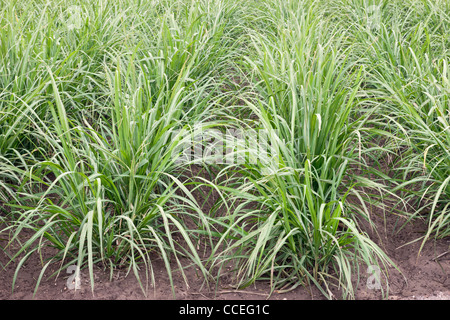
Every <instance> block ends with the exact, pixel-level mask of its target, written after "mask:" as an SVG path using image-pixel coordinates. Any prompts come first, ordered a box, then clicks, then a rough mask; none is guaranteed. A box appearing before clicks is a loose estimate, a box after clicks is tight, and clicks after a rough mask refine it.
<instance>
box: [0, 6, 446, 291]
mask: <svg viewBox="0 0 450 320" xmlns="http://www.w3.org/2000/svg"><path fill="white" fill-rule="evenodd" d="M449 63H450V1H447V0H320V1H319V0H317V1H314V0H286V1H280V0H117V1H106V0H28V1H24V0H0V254H1V257H2V258H1V259H0V278H1V277H2V272H3V274H5V272H6V270H11V268H13V271H12V272H9V273H8V276H7V277H3V279H4V280H3V282H4V283H5V285H4V286H7V287H8V288H2V290H4V291H3V292H8V294H6V295H5V296H4V297H3V298H4V299H8V298H9V297H10V296H11V295H12V294H13V291H12V290H13V288H14V287H15V286H17V285H18V284H19V283H20V279H21V277H22V274H23V273H26V272H27V270H29V268H31V267H30V265H29V261H35V262H36V263H35V264H38V265H36V266H35V268H38V269H39V273H38V275H37V276H35V277H33V283H32V286H31V289H30V290H31V291H30V294H34V293H38V292H39V288H40V285H41V284H42V283H44V282H45V281H47V279H48V278H49V277H50V278H51V279H54V278H57V277H60V278H61V277H64V281H65V279H67V276H68V274H67V271H68V270H69V268H73V269H72V271H73V272H74V273H73V276H74V278H73V279H74V282H73V284H74V286H75V287H77V286H78V285H79V283H78V282H77V281H78V280H79V274H80V273H82V274H83V275H84V278H85V279H87V282H86V283H87V284H86V285H87V286H88V287H89V291H92V292H95V290H96V286H97V285H98V281H96V278H98V276H97V273H98V270H102V272H103V273H104V274H106V275H107V278H108V281H112V280H113V279H114V278H115V277H116V275H117V274H118V273H120V272H121V273H122V274H123V273H126V274H129V276H134V279H135V280H136V281H137V283H138V284H139V287H140V288H141V289H142V293H143V294H146V293H147V292H151V291H153V290H156V289H157V288H158V279H159V277H161V270H164V272H163V273H164V277H166V279H167V283H166V286H167V288H169V289H168V292H171V294H173V297H175V298H178V296H177V290H178V289H177V287H178V288H179V285H175V282H176V281H178V280H176V279H180V278H181V279H182V282H184V283H185V285H186V286H187V287H188V286H189V284H190V283H191V282H195V281H201V282H202V284H203V287H204V288H207V290H209V291H214V290H215V289H214V288H216V289H217V288H218V287H219V284H220V283H221V282H222V281H225V280H226V281H227V283H228V284H229V285H230V286H231V287H232V288H236V289H238V290H245V288H251V287H253V286H255V285H256V284H261V283H263V284H264V288H265V290H266V291H265V292H266V293H267V294H269V295H270V294H272V293H275V292H276V293H277V294H282V293H283V292H292V291H293V290H298V289H299V288H305V290H308V291H309V290H313V289H314V290H315V292H318V293H319V295H318V296H317V298H328V299H355V298H358V297H359V296H358V295H357V294H356V292H357V290H356V289H357V287H358V286H359V285H361V284H362V285H363V286H366V279H367V277H368V273H367V272H369V275H372V276H371V277H372V279H371V281H372V282H369V281H368V282H367V286H368V287H369V289H374V290H375V291H377V292H379V293H380V296H381V297H384V298H386V297H388V296H389V283H390V274H391V273H392V272H398V273H399V274H401V272H402V271H403V270H402V269H401V267H400V266H398V265H397V263H396V262H394V261H393V260H392V256H391V255H390V254H389V253H388V252H386V250H384V249H383V248H382V246H381V245H380V242H379V241H378V240H377V239H376V236H377V235H378V234H379V233H382V232H384V231H386V228H387V226H389V227H392V226H394V228H393V229H395V230H394V231H395V232H385V233H386V238H385V240H384V241H385V242H389V241H390V238H389V237H395V235H396V232H399V231H401V230H406V229H407V228H409V227H410V226H418V225H421V226H424V228H422V229H420V230H419V232H417V233H414V234H413V237H412V238H409V240H408V241H407V242H404V243H402V246H405V247H408V246H410V248H412V247H411V246H414V247H413V248H414V250H410V255H411V258H412V259H415V258H416V257H418V256H420V254H421V252H422V250H424V248H425V247H426V246H428V245H429V244H430V243H431V244H433V243H437V241H440V242H439V244H440V246H439V250H435V252H434V253H435V254H434V257H433V259H434V260H433V261H434V262H436V263H439V266H440V267H441V269H442V272H443V274H444V275H445V277H447V278H448V274H449V271H450V269H449V268H450V264H449V263H448V257H449V256H450V254H449V255H447V253H449V250H450V243H449V236H450V67H449ZM383 229H384V230H383ZM392 241H393V240H392ZM33 257H34V258H33ZM31 259H34V260H31ZM446 259H447V260H446ZM25 266H26V268H25ZM27 268H28V269H27ZM189 268H191V269H192V268H193V269H195V272H194V273H193V272H188V271H187V270H188V269H189ZM194 275H195V279H194V278H193V277H194ZM198 279H200V280H198ZM177 283H178V282H177ZM371 285H372V287H371ZM83 286H85V282H83ZM312 288H313V289H312ZM442 288H444V289H445V288H447V290H449V289H448V288H449V283H448V281H447V283H446V284H445V283H443V285H442ZM205 290H206V289H205ZM449 291H450V290H449Z"/></svg>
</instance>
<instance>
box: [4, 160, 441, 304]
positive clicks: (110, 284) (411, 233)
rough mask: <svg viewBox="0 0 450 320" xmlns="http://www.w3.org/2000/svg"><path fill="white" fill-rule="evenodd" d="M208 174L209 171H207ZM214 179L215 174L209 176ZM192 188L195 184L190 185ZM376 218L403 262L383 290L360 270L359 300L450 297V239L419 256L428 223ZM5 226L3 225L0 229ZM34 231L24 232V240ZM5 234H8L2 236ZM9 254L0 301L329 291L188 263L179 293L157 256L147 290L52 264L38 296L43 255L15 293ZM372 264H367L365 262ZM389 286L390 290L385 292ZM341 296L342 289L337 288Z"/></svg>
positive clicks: (299, 296) (206, 206)
mask: <svg viewBox="0 0 450 320" xmlns="http://www.w3.org/2000/svg"><path fill="white" fill-rule="evenodd" d="M192 169H194V170H193V171H192V174H193V176H195V175H197V174H200V175H204V173H202V172H200V170H199V169H198V168H197V169H195V168H192ZM205 178H206V176H205ZM209 178H211V177H209ZM189 188H190V189H192V186H191V187H189ZM193 194H194V196H195V197H196V198H197V199H196V200H197V201H198V203H203V205H202V209H203V210H205V212H209V211H210V209H211V208H212V206H213V205H214V202H215V199H217V194H214V193H213V194H211V195H208V196H206V197H208V199H207V201H204V198H205V195H207V194H208V190H206V189H204V188H203V189H202V188H198V190H197V191H195V192H194V193H193ZM372 209H373V211H372V212H371V219H372V220H373V222H374V224H375V228H374V229H373V228H372V227H370V226H369V224H367V223H364V222H361V223H360V225H361V228H362V229H363V231H364V232H366V233H367V234H368V235H369V236H370V238H371V239H372V240H373V241H374V242H375V243H376V244H378V245H379V246H380V247H381V249H382V250H384V252H385V253H386V254H387V255H388V256H389V258H390V259H392V261H393V262H394V263H395V265H396V266H397V267H398V269H399V270H400V271H399V270H397V269H396V268H393V267H390V268H389V269H388V270H387V271H388V277H387V281H388V286H387V287H386V283H383V287H384V291H383V292H382V291H381V290H376V289H369V287H368V285H367V284H368V280H369V277H370V276H371V274H370V273H365V271H366V270H363V269H361V270H360V280H359V285H358V286H357V289H356V293H355V298H356V299H358V300H380V299H384V298H386V294H387V298H388V299H390V300H450V280H449V276H450V238H449V237H447V238H444V239H437V240H436V239H431V240H429V241H428V242H427V243H426V244H425V245H424V247H423V249H422V251H421V253H420V255H418V253H419V248H420V245H421V241H415V242H414V240H416V239H418V238H419V237H421V236H422V235H423V234H424V232H425V230H426V227H427V226H426V223H425V222H423V221H421V220H415V221H414V222H412V223H409V224H407V225H405V226H404V227H403V228H400V226H402V225H403V224H404V222H405V221H404V218H401V217H399V216H397V215H394V214H390V213H389V212H388V211H389V210H387V211H386V212H383V211H382V210H381V209H379V208H372ZM0 229H1V228H0ZM29 236H30V234H29V233H28V234H27V233H26V232H25V233H24V234H23V239H24V240H25V239H26V238H27V237H29ZM2 237H3V238H2ZM2 237H0V246H2V247H3V246H5V245H6V239H5V236H4V235H2ZM18 249H19V244H14V246H13V247H11V248H10V251H9V254H10V255H12V254H13V253H14V252H16V251H17V250H18ZM47 254H48V255H51V249H45V250H43V257H44V258H45V256H46V255H47ZM9 260H10V259H9V257H8V256H7V254H6V253H5V252H3V250H0V300H30V299H37V300H73V299H76V300H171V299H177V300H184V299H188V300H263V299H269V300H322V299H324V296H323V295H322V294H321V293H320V292H319V290H318V289H317V288H315V287H314V286H312V287H298V288H296V289H295V290H292V291H289V292H286V293H280V292H278V291H275V292H273V293H272V294H270V286H269V283H268V282H264V281H261V282H258V283H256V284H255V285H253V286H251V287H249V288H246V289H245V290H236V289H233V288H232V287H231V286H230V284H229V283H227V281H228V280H229V279H227V277H223V278H221V282H220V283H219V284H218V285H215V284H214V283H210V284H209V285H207V284H206V283H205V281H204V279H203V278H202V277H201V276H199V272H198V271H197V270H196V268H195V267H189V268H187V269H186V270H185V271H184V272H185V275H186V278H187V280H188V285H187V284H186V282H185V280H184V279H183V277H182V275H181V273H180V272H175V273H174V274H173V283H174V291H175V297H174V295H173V292H172V289H171V286H170V280H169V277H168V274H167V272H166V270H165V267H164V263H163V261H162V260H161V259H160V258H158V257H155V258H154V259H152V269H153V273H154V278H155V283H154V285H151V283H150V282H149V285H148V286H147V287H146V284H145V283H146V282H145V274H146V273H145V270H140V273H139V274H140V277H141V279H143V285H144V291H145V294H144V291H143V290H142V288H141V285H140V284H139V282H138V280H137V279H136V277H135V275H134V274H133V272H132V271H131V272H129V273H128V272H127V271H128V270H126V269H124V270H119V271H115V272H114V274H113V276H112V278H110V273H109V271H108V270H103V269H101V268H100V267H99V266H96V269H95V272H94V281H95V287H94V291H92V289H91V285H90V278H89V274H88V271H87V270H82V271H81V275H80V278H81V284H80V289H78V290H73V289H70V286H69V282H68V281H70V277H71V276H72V274H71V273H64V272H61V273H60V274H59V276H58V277H48V276H49V275H51V274H53V273H54V272H55V270H56V268H57V266H52V265H51V266H49V267H48V269H47V270H46V272H45V275H44V277H43V278H42V280H41V283H40V285H39V288H38V290H37V292H36V295H35V296H34V297H33V293H34V290H35V286H36V283H37V281H38V279H39V276H40V272H41V270H42V266H43V264H42V262H41V257H40V256H39V255H38V254H32V255H31V256H30V258H29V259H28V260H27V261H26V262H25V263H24V264H23V265H22V267H21V269H20V272H19V273H18V275H17V279H16V283H15V287H14V291H13V292H12V290H11V289H12V281H13V278H14V274H15V271H16V267H17V263H18V261H19V259H17V260H16V263H10V264H8V262H9ZM365 268H367V267H365ZM386 288H388V290H387V291H386ZM333 293H334V294H335V297H336V298H337V299H339V297H340V295H339V291H338V290H336V291H334V292H333Z"/></svg>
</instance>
